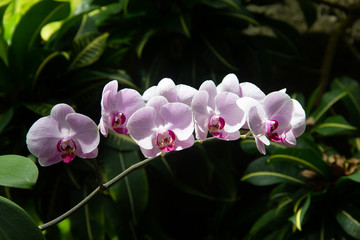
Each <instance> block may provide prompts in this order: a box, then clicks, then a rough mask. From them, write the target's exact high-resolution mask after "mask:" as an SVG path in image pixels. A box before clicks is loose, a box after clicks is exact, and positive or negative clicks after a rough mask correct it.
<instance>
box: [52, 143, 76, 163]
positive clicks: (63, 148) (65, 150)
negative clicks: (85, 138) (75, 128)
mask: <svg viewBox="0 0 360 240" xmlns="http://www.w3.org/2000/svg"><path fill="white" fill-rule="evenodd" d="M56 148H57V150H58V151H59V152H60V156H61V159H62V160H63V161H64V162H65V163H69V162H71V161H72V160H73V159H74V158H75V156H76V153H75V151H76V144H75V142H74V141H73V140H72V139H71V138H70V137H64V138H62V139H60V140H59V142H58V143H57V145H56Z"/></svg>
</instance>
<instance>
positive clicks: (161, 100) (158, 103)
mask: <svg viewBox="0 0 360 240" xmlns="http://www.w3.org/2000/svg"><path fill="white" fill-rule="evenodd" d="M167 103H169V102H168V100H167V99H166V98H165V97H163V96H155V97H153V98H151V99H150V100H149V101H148V102H147V103H146V106H147V107H152V108H154V109H155V112H157V113H158V112H160V109H161V108H162V107H163V106H164V105H165V104H167ZM155 117H156V118H155V122H156V125H157V126H163V125H165V124H166V123H165V120H164V119H163V118H162V116H161V115H160V114H156V115H155Z"/></svg>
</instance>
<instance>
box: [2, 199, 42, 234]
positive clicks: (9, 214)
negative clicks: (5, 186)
mask: <svg viewBox="0 0 360 240" xmlns="http://www.w3.org/2000/svg"><path fill="white" fill-rule="evenodd" d="M0 212H1V217H0V239H1V240H45V238H44V235H43V234H42V233H41V231H40V230H39V228H38V226H37V225H36V224H35V223H34V221H33V220H32V219H31V217H30V216H29V215H28V214H27V213H26V212H25V211H24V210H23V209H22V208H20V207H19V206H18V205H16V204H15V203H13V202H12V201H10V200H9V199H6V198H4V197H1V196H0Z"/></svg>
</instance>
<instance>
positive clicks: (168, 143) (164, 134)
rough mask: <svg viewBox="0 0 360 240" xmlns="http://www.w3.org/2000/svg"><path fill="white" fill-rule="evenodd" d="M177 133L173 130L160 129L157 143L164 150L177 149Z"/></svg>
mask: <svg viewBox="0 0 360 240" xmlns="http://www.w3.org/2000/svg"><path fill="white" fill-rule="evenodd" d="M175 139H176V136H175V133H174V132H173V131H171V130H160V131H158V132H157V134H156V145H158V146H159V149H160V150H161V151H164V152H171V151H173V150H174V149H175Z"/></svg>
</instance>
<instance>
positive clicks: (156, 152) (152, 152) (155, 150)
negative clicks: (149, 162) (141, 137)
mask: <svg viewBox="0 0 360 240" xmlns="http://www.w3.org/2000/svg"><path fill="white" fill-rule="evenodd" d="M140 150H141V152H142V154H144V156H145V157H147V158H150V157H156V156H157V155H160V153H161V150H160V149H159V148H158V147H157V146H156V147H154V148H151V149H145V148H143V147H140Z"/></svg>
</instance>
